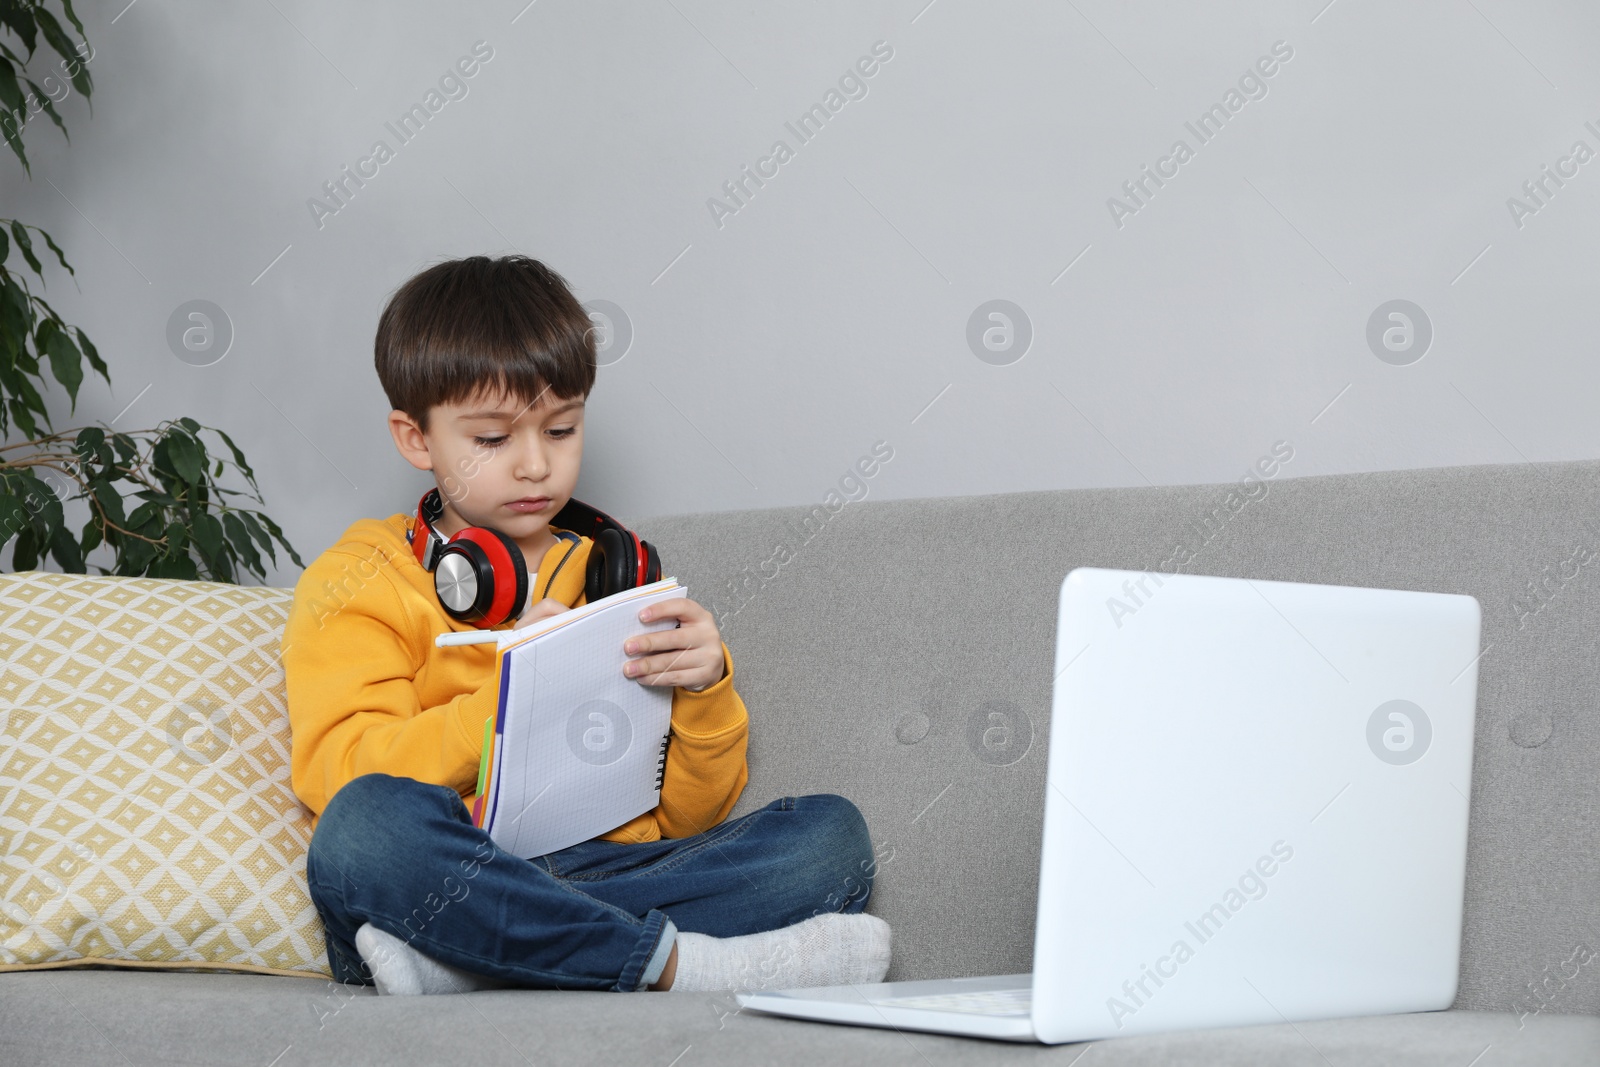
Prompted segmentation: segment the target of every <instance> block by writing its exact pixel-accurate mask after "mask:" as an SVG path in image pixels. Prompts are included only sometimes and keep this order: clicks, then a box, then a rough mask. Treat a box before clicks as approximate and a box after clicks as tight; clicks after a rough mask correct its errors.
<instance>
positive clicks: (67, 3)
mask: <svg viewBox="0 0 1600 1067" xmlns="http://www.w3.org/2000/svg"><path fill="white" fill-rule="evenodd" d="M61 6H62V7H64V8H66V9H67V18H69V19H71V20H72V24H73V25H74V26H76V27H77V28H78V36H79V37H82V38H84V39H85V40H88V34H86V33H84V32H83V23H81V22H79V21H78V16H77V15H75V14H73V13H72V0H61Z"/></svg>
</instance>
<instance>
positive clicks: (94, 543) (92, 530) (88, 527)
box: [83, 515, 104, 573]
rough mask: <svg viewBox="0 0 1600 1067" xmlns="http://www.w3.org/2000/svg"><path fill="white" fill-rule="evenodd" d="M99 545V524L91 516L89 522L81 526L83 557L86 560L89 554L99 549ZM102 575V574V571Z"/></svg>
mask: <svg viewBox="0 0 1600 1067" xmlns="http://www.w3.org/2000/svg"><path fill="white" fill-rule="evenodd" d="M99 545H100V524H99V523H98V522H96V521H95V518H94V516H92V515H91V516H90V517H89V521H88V522H86V523H84V524H83V554H84V556H85V557H86V558H87V557H88V555H89V553H91V552H93V551H94V550H95V549H96V548H97V547H99ZM102 573H104V572H103V571H102Z"/></svg>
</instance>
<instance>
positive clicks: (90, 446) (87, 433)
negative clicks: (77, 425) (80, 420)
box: [73, 426, 106, 459]
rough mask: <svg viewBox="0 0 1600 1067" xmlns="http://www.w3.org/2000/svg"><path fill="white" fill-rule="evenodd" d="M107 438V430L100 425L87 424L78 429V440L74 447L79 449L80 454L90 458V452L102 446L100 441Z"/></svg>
mask: <svg viewBox="0 0 1600 1067" xmlns="http://www.w3.org/2000/svg"><path fill="white" fill-rule="evenodd" d="M105 439H106V432H105V431H104V430H102V429H101V428H100V427H98V426H85V427H84V428H83V429H81V430H79V431H78V437H77V440H75V441H74V442H73V448H74V449H75V450H76V451H77V453H78V455H80V456H82V457H84V458H85V459H87V458H89V454H90V453H91V452H93V451H94V450H95V449H96V448H98V447H100V442H102V441H104V440H105Z"/></svg>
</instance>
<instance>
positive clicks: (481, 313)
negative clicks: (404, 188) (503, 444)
mask: <svg viewBox="0 0 1600 1067" xmlns="http://www.w3.org/2000/svg"><path fill="white" fill-rule="evenodd" d="M593 328H594V323H593V322H592V321H591V320H590V319H589V315H588V313H587V312H586V311H584V309H583V305H581V304H580V303H578V299H577V297H575V296H573V295H572V291H571V290H570V289H568V288H567V283H566V280H565V279H563V278H562V277H561V275H559V274H557V273H556V272H555V271H553V270H551V269H550V268H549V267H546V266H545V265H544V264H543V263H540V262H539V261H538V260H536V259H529V258H528V257H527V256H517V255H513V256H502V257H500V258H499V259H491V258H489V257H488V256H469V257H467V258H466V259H452V260H446V261H445V262H443V263H438V264H435V265H434V266H432V267H429V268H428V269H427V270H424V271H422V272H421V273H420V274H417V275H416V276H414V277H412V278H411V279H410V280H408V281H406V282H405V284H403V285H401V286H400V288H399V289H397V290H395V293H394V295H393V296H392V297H390V299H389V303H388V305H387V306H386V307H385V308H384V309H383V314H382V315H381V316H379V318H378V336H377V339H376V341H375V342H374V345H373V354H374V361H375V362H376V364H377V368H378V380H379V381H380V382H382V383H383V391H384V392H385V393H387V394H388V396H389V404H390V406H392V407H393V408H395V409H396V410H399V411H403V412H405V413H406V414H407V415H409V416H411V418H412V419H413V420H415V421H416V424H417V426H418V427H419V428H420V429H421V430H422V432H423V433H427V432H428V409H429V408H431V407H432V406H433V405H435V404H454V403H460V402H463V401H466V400H468V399H470V398H472V397H474V396H477V395H478V394H479V393H480V392H481V391H483V390H485V389H486V388H492V389H493V390H495V391H497V392H504V393H507V394H509V395H510V396H512V397H514V398H519V399H520V400H522V401H523V402H525V403H531V402H532V401H533V400H534V399H535V398H536V397H539V395H540V392H541V391H542V390H544V388H545V387H546V386H547V385H548V386H549V391H550V393H552V394H554V397H555V398H556V399H559V400H570V399H572V398H574V397H584V398H587V397H588V395H589V391H590V390H591V389H593V388H594V378H595V350H594V336H593V333H592V332H591V331H592V330H593Z"/></svg>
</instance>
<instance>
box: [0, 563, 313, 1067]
mask: <svg viewBox="0 0 1600 1067" xmlns="http://www.w3.org/2000/svg"><path fill="white" fill-rule="evenodd" d="M292 595H293V591H292V590H289V589H278V588H270V587H259V586H253V587H252V586H238V585H231V584H227V583H219V582H198V581H181V580H175V579H153V578H131V577H117V576H91V575H82V574H55V573H50V572H44V571H24V572H21V573H17V574H6V575H0V664H3V667H0V971H13V970H21V969H28V968H58V967H73V966H82V965H84V964H87V963H93V962H103V963H109V964H120V965H124V966H132V967H156V968H159V967H196V966H205V967H209V968H215V969H218V970H238V971H255V972H262V973H266V974H277V975H312V976H327V975H331V971H330V970H329V967H328V959H327V947H326V943H325V941H324V937H323V930H322V922H321V920H320V918H319V917H318V916H317V913H316V909H315V907H314V906H313V905H312V903H311V898H310V895H309V893H308V891H307V887H306V878H305V856H306V848H307V846H308V845H309V844H310V841H311V829H310V826H311V823H310V812H309V811H308V810H307V809H306V808H305V807H304V806H303V805H302V804H301V803H300V801H299V799H298V798H297V797H296V796H295V795H294V792H293V790H292V789H291V787H290V784H289V718H288V712H287V709H286V706H285V703H284V690H283V667H282V662H281V659H280V657H279V654H278V641H279V637H280V635H281V633H282V631H283V625H284V622H285V620H286V619H287V618H288V608H289V603H290V600H291V598H292ZM3 1059H4V1057H3V1056H0V1060H3Z"/></svg>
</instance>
